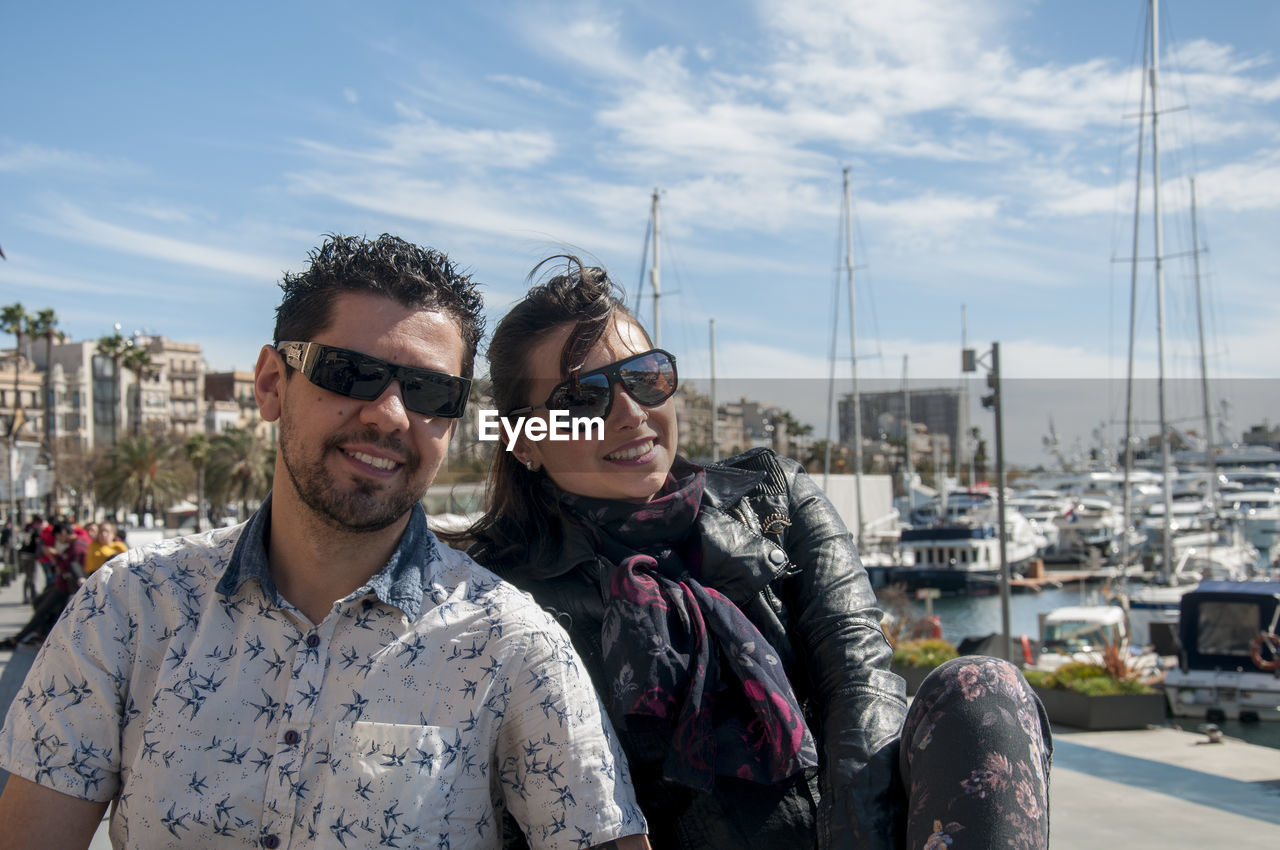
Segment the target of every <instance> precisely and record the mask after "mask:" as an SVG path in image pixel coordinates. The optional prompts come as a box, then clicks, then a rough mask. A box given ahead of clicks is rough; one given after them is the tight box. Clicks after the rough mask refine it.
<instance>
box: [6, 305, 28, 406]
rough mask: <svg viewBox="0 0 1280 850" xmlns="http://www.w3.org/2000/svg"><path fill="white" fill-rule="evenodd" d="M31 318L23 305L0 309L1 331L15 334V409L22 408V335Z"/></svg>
mask: <svg viewBox="0 0 1280 850" xmlns="http://www.w3.org/2000/svg"><path fill="white" fill-rule="evenodd" d="M30 321H31V316H30V314H29V313H27V311H26V310H25V309H23V307H22V305H21V304H10V305H9V306H7V307H4V308H3V309H0V330H2V331H4V332H5V333H7V334H13V409H14V411H17V410H18V409H19V408H20V407H22V403H21V398H20V396H19V395H18V366H19V365H20V364H21V363H22V334H23V332H24V331H25V330H26V327H27V323H28V322H30Z"/></svg>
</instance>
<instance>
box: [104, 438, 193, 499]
mask: <svg viewBox="0 0 1280 850" xmlns="http://www.w3.org/2000/svg"><path fill="white" fill-rule="evenodd" d="M177 461H178V446H177V444H176V443H174V442H172V441H170V440H167V439H165V438H164V437H162V436H159V435H156V434H145V433H144V434H137V435H135V436H132V437H129V438H127V439H124V440H121V441H120V442H119V443H117V444H116V446H115V447H114V448H113V449H112V450H111V451H110V453H109V454H108V455H107V457H106V462H105V463H104V464H103V465H102V466H100V467H99V468H98V471H97V474H96V475H95V476H94V477H95V484H96V485H97V490H98V494H99V496H100V497H101V499H102V500H103V501H104V502H106V503H107V504H111V505H116V506H119V505H122V504H124V505H129V506H131V507H132V508H133V509H134V511H135V512H136V513H137V514H138V516H139V517H141V516H142V515H143V514H144V513H146V512H147V510H148V509H151V510H152V512H153V513H158V512H160V511H162V510H163V509H164V508H166V507H168V506H169V505H170V504H172V503H173V502H175V501H177V500H178V499H181V498H182V497H183V495H184V494H185V493H186V492H187V484H188V483H189V482H188V481H186V480H184V479H183V475H182V472H181V465H180V464H179V463H178V462H177Z"/></svg>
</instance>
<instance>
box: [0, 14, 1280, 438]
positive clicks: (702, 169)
mask: <svg viewBox="0 0 1280 850" xmlns="http://www.w3.org/2000/svg"><path fill="white" fill-rule="evenodd" d="M1160 18H1161V27H1160V42H1161V50H1160V75H1159V77H1158V80H1159V98H1160V100H1159V104H1160V108H1161V116H1160V135H1159V137H1158V141H1159V148H1160V165H1161V184H1160V185H1161V199H1162V201H1161V204H1162V210H1163V212H1164V218H1163V221H1164V232H1165V236H1164V252H1163V253H1164V256H1166V258H1167V259H1166V260H1165V262H1164V264H1163V267H1164V288H1163V299H1162V300H1163V304H1164V313H1165V322H1164V326H1165V337H1166V346H1165V357H1164V362H1165V370H1166V374H1167V375H1169V376H1170V377H1171V378H1173V379H1176V381H1177V385H1178V386H1180V387H1190V388H1192V389H1193V390H1194V388H1196V387H1198V386H1199V383H1198V375H1199V374H1200V351H1201V350H1203V351H1204V353H1205V362H1206V363H1207V366H1208V374H1209V376H1210V378H1211V380H1213V381H1215V382H1216V385H1218V386H1222V387H1226V386H1231V387H1235V388H1240V387H1243V388H1245V389H1244V390H1242V391H1240V392H1237V393H1236V394H1235V395H1233V396H1232V398H1231V399H1229V400H1228V405H1227V407H1228V409H1230V410H1232V411H1233V412H1232V413H1231V415H1230V426H1229V427H1230V430H1231V431H1232V432H1233V433H1238V432H1239V431H1241V430H1243V429H1244V428H1246V427H1248V426H1249V425H1251V424H1256V423H1259V422H1261V421H1263V420H1268V421H1270V420H1280V409H1278V408H1280V392H1277V391H1276V383H1275V381H1276V379H1277V378H1280V370H1278V369H1277V366H1276V359H1277V358H1276V353H1277V345H1276V343H1275V341H1274V337H1275V335H1276V333H1277V329H1278V328H1280V299H1277V298H1276V297H1275V292H1276V283H1277V275H1278V274H1280V271H1277V269H1280V240H1277V238H1276V234H1277V233H1280V144H1278V142H1280V138H1278V137H1280V61H1277V54H1276V50H1277V48H1276V46H1275V45H1276V44H1277V38H1276V36H1277V35H1280V4H1277V3H1275V2H1272V0H1231V2H1226V3H1205V2H1203V0H1165V2H1164V4H1163V5H1162V6H1161V9H1160ZM1145 21H1146V4H1145V2H1142V0H1078V2H1071V3H1062V2H1051V0H1042V2H1028V0H952V2H948V3H937V2H923V0H858V2H856V3H855V2H848V0H846V2H834V0H757V1H756V2H749V0H743V2H738V3H727V2H718V1H717V0H710V2H705V3H696V4H694V3H683V2H672V0H645V2H614V3H592V2H582V3H578V2H554V3H539V2H522V3H502V2H492V3H471V4H459V3H439V2H437V3H432V2H396V1H395V0H388V2H375V3H366V4H359V5H353V4H349V3H335V2H328V0H315V2H307V3H302V2H296V0H281V2H274V3H242V2H225V3H219V4H201V5H199V6H191V5H189V4H172V3H159V2H137V3H129V4H107V5H103V4H90V3H22V4H10V8H8V9H7V10H6V13H5V25H4V27H3V29H2V30H0V247H2V248H3V250H4V253H5V254H6V256H7V260H6V261H0V302H2V303H4V304H9V303H13V302H15V301H17V302H21V303H22V304H23V305H24V306H25V307H26V308H27V309H28V310H29V311H32V312H34V311H36V310H39V309H42V308H45V307H51V308H53V309H54V310H55V311H56V313H57V315H58V318H59V320H60V325H61V328H62V329H63V330H64V331H65V332H67V333H68V334H69V335H70V336H71V338H72V339H74V340H82V339H88V340H93V339H97V338H99V337H101V336H104V335H108V334H110V333H111V332H112V329H113V326H114V325H115V324H116V323H119V324H120V325H121V327H122V329H123V331H124V332H125V333H126V334H128V333H130V332H132V331H134V330H138V331H143V332H147V333H152V334H161V335H164V336H167V337H169V338H171V339H175V340H180V341H185V342H199V343H200V344H201V345H202V346H203V348H204V352H205V358H206V360H207V362H208V364H209V366H210V367H211V368H212V369H214V370H219V371H221V370H229V369H241V370H245V369H250V368H252V365H253V363H254V360H255V359H256V355H257V351H258V349H259V347H260V346H261V345H262V344H263V343H264V342H268V341H269V340H270V338H271V331H272V326H273V322H274V314H273V310H274V307H275V305H276V303H277V301H278V296H279V289H278V281H279V280H280V277H281V275H282V273H283V272H284V271H286V270H289V271H299V270H301V269H302V268H303V267H304V266H305V264H306V262H307V254H308V252H309V251H310V250H311V249H313V248H314V247H316V246H317V245H319V244H320V242H321V241H322V240H323V238H324V235H325V234H327V233H346V234H365V235H369V236H376V235H378V234H380V233H383V232H389V233H394V234H397V235H400V236H403V237H404V238H406V239H410V240H411V241H414V242H418V243H421V244H426V245H431V246H433V247H436V248H439V249H441V250H443V251H445V252H446V253H447V254H449V255H450V256H451V257H452V258H454V259H455V260H456V261H457V262H458V263H459V264H460V265H461V266H462V267H463V268H464V269H466V270H467V271H469V272H470V274H471V275H472V276H473V278H474V279H475V280H476V281H478V282H480V283H481V284H482V286H483V290H482V291H483V292H484V296H485V299H486V304H487V310H488V314H489V320H490V327H492V325H493V324H494V323H496V321H497V319H498V318H499V317H500V316H501V315H502V314H503V313H504V312H505V310H506V309H507V308H508V307H509V306H510V305H511V304H512V303H513V302H514V301H515V300H516V299H518V298H519V296H520V295H521V294H522V293H523V292H524V291H525V289H526V288H527V286H528V274H529V272H530V270H531V269H532V268H533V267H534V266H535V265H536V264H537V263H538V261H539V260H541V259H542V258H544V257H546V256H549V255H552V254H557V253H562V252H564V251H566V250H568V251H571V252H573V253H577V254H580V255H582V256H584V257H586V258H589V259H592V260H594V261H595V262H597V263H599V264H601V265H603V266H605V267H606V268H607V269H609V271H610V272H611V274H612V276H613V277H614V279H615V280H616V281H617V282H618V283H619V284H620V285H621V286H623V287H624V288H625V289H626V292H627V298H628V301H629V302H630V303H633V304H634V303H636V298H637V290H638V289H640V286H639V285H640V282H641V272H642V269H643V268H644V267H645V266H646V265H647V264H646V260H645V246H646V244H648V243H647V231H648V227H649V216H650V208H651V197H652V195H653V192H654V191H655V189H656V190H657V191H658V192H659V193H660V194H659V197H660V210H661V240H660V247H661V262H660V263H659V270H660V273H661V286H662V293H663V296H662V298H661V302H660V303H661V328H660V332H661V343H662V345H663V347H665V348H668V349H670V350H671V351H673V352H675V353H676V355H677V357H678V358H679V362H680V368H681V374H682V377H683V378H686V379H692V380H695V381H697V380H702V381H704V382H705V380H706V379H707V378H709V376H710V375H711V372H712V367H711V355H710V339H711V322H712V320H714V338H715V367H714V368H715V375H716V377H717V380H719V379H721V378H724V379H735V380H740V381H747V382H748V385H749V382H751V381H760V382H766V381H771V380H775V379H785V380H786V381H787V382H790V383H792V384H794V388H803V393H802V394H801V395H802V396H803V397H802V398H801V397H795V398H793V399H792V400H790V401H788V404H790V406H791V407H793V408H794V410H795V413H796V415H797V417H798V418H799V419H801V421H806V422H810V423H811V424H814V425H815V426H816V429H817V431H818V433H819V435H821V433H822V432H823V430H824V428H825V425H824V424H823V423H825V411H826V398H827V391H828V383H829V375H830V374H831V371H832V366H831V362H832V350H833V342H832V340H833V332H834V335H835V344H834V350H835V352H836V358H837V366H836V369H835V374H836V376H837V387H838V391H839V392H846V391H848V389H850V388H851V385H852V378H853V374H852V369H851V366H850V362H851V360H852V359H853V358H851V356H850V352H851V346H852V350H855V351H856V361H857V374H858V378H859V382H860V385H861V384H862V383H863V382H865V383H866V386H869V387H876V388H881V387H890V386H895V385H896V384H897V383H898V382H900V381H901V380H902V376H903V374H904V371H905V372H906V374H907V375H908V376H909V377H910V381H911V384H912V385H913V386H939V385H948V386H949V385H961V384H964V383H965V382H966V380H968V382H969V383H974V382H975V381H974V379H972V378H970V379H965V378H964V377H962V375H961V373H960V367H959V363H960V349H961V347H962V341H963V342H964V343H966V344H967V345H968V346H969V347H973V348H975V349H977V350H978V353H979V354H984V353H986V352H988V351H989V350H990V348H991V343H992V342H999V343H1000V351H1001V371H1002V375H1003V376H1004V378H1005V379H1006V380H1008V381H1009V384H1008V386H1009V388H1010V389H1009V393H1008V395H1007V397H1006V399H1005V405H1006V411H1007V413H1008V414H1009V415H1010V416H1011V417H1014V419H1013V421H1012V422H1011V423H1010V424H1007V425H1006V431H1007V432H1008V433H1009V436H1008V437H1007V438H1006V440H1007V441H1010V442H1011V444H1012V445H1013V446H1015V449H1014V451H1013V453H1012V455H1011V456H1012V457H1013V458H1014V459H1015V460H1021V461H1022V462H1040V461H1044V462H1049V461H1050V460H1051V458H1049V457H1048V456H1047V455H1046V454H1045V453H1044V452H1043V450H1042V449H1041V443H1042V439H1043V437H1044V436H1046V434H1047V431H1048V428H1049V423H1050V422H1051V421H1052V422H1053V424H1054V428H1055V429H1056V432H1057V433H1058V435H1059V437H1060V439H1061V440H1063V441H1064V442H1066V443H1072V442H1073V441H1074V442H1079V441H1081V440H1083V441H1085V442H1089V441H1090V440H1091V439H1092V436H1091V435H1092V432H1093V431H1096V430H1098V428H1099V426H1100V425H1106V426H1108V427H1111V426H1114V423H1115V422H1116V420H1117V418H1118V417H1120V416H1123V406H1122V401H1121V406H1120V407H1117V401H1116V399H1117V397H1119V398H1120V399H1123V390H1122V389H1121V390H1119V391H1118V390H1117V387H1118V386H1122V385H1123V383H1124V380H1123V379H1124V376H1125V374H1126V371H1127V352H1128V345H1129V325H1130V307H1129V304H1130V292H1131V286H1130V283H1131V264H1130V262H1129V260H1130V258H1131V257H1133V256H1134V255H1135V252H1134V249H1133V232H1134V216H1133V213H1134V191H1135V181H1134V172H1135V168H1136V164H1137V161H1138V153H1139V145H1138V123H1139V122H1138V120H1137V116H1138V115H1139V114H1140V111H1141V110H1142V108H1143V102H1142V89H1141V75H1140V67H1141V64H1142V58H1143V43H1144V38H1143V36H1144V28H1145ZM1148 108H1149V104H1148ZM1143 155H1144V160H1143V162H1144V177H1143V186H1144V197H1145V200H1144V203H1143V208H1144V209H1143V218H1142V219H1140V224H1139V231H1140V233H1141V241H1140V244H1139V248H1138V250H1137V252H1136V255H1137V256H1138V257H1139V258H1140V262H1139V264H1138V275H1137V282H1138V286H1137V289H1136V293H1137V294H1136V296H1135V297H1134V303H1135V304H1136V306H1137V309H1136V311H1135V312H1134V314H1133V324H1134V327H1135V334H1134V337H1133V339H1134V351H1135V361H1136V365H1135V370H1136V373H1137V374H1138V375H1140V376H1145V377H1152V376H1154V375H1156V374H1157V371H1158V369H1157V363H1158V360H1159V358H1158V354H1157V349H1158V335H1157V330H1156V328H1157V318H1156V316H1157V297H1156V291H1157V287H1156V284H1155V278H1154V265H1155V264H1154V262H1152V258H1153V257H1154V256H1155V253H1156V252H1155V249H1154V243H1153V232H1154V225H1153V224H1152V223H1151V221H1150V215H1149V213H1150V205H1151V200H1150V188H1151V185H1152V182H1153V181H1152V176H1151V172H1150V163H1151V152H1150V144H1149V135H1148V141H1147V144H1145V145H1144V146H1143ZM845 169H848V174H849V182H850V196H851V199H852V209H853V215H852V217H851V220H852V225H851V230H852V232H853V233H854V238H853V255H854V262H853V269H854V274H853V277H854V284H855V285H854V289H855V291H856V296H855V300H856V330H855V333H854V334H850V331H849V316H848V304H847V300H848V294H847V289H846V286H847V280H846V275H845V273H843V272H842V271H841V270H840V259H841V253H840V248H839V234H840V232H841V229H842V223H841V210H842V193H843V187H842V175H843V173H844V170H845ZM1193 176H1194V177H1195V188H1196V200H1197V203H1196V205H1195V211H1196V233H1197V235H1198V239H1197V241H1196V244H1198V246H1199V251H1198V252H1197V251H1195V250H1193V243H1192V241H1191V237H1190V234H1191V224H1190V203H1189V195H1190V185H1191V181H1190V180H1189V178H1190V177H1193ZM1197 260H1198V265H1199V269H1198V275H1197V272H1196V268H1195V265H1196V263H1195V262H1194V261H1197ZM1197 279H1198V280H1199V282H1200V293H1201V294H1200V297H1199V299H1198V300H1197V296H1196V281H1197ZM837 293H838V295H837ZM837 298H839V299H842V300H841V301H840V302H839V304H840V306H839V313H836V314H833V304H835V303H837V302H836V299H837ZM638 303H639V309H640V315H641V317H642V319H643V320H644V321H645V322H646V324H648V325H650V326H652V324H653V299H652V294H651V292H643V293H641V296H640V300H639V302H638ZM1197 303H1199V304H1201V305H1203V307H1202V309H1200V310H1197ZM1197 317H1199V318H1200V320H1202V322H1203V335H1204V338H1205V344H1204V346H1203V349H1201V347H1200V345H1199V338H1200V336H1201V332H1200V328H1201V324H1200V321H1198V318H1197ZM651 331H652V327H651ZM851 336H852V337H853V338H855V339H856V342H853V343H851V341H850V340H851ZM10 344H11V343H10ZM904 359H905V362H904ZM1042 382H1056V383H1042ZM976 383H977V384H980V383H981V380H980V378H979V379H977V381H976ZM1068 385H1069V386H1072V387H1077V388H1078V391H1077V392H1075V393H1067V392H1062V393H1060V394H1059V393H1058V392H1057V390H1056V389H1055V390H1054V391H1053V392H1048V393H1046V392H1044V391H1043V390H1044V389H1045V388H1046V387H1049V386H1052V387H1055V388H1057V387H1063V386H1068ZM735 386H737V385H735ZM761 386H764V384H763V383H762V384H761ZM1033 386H1036V387H1039V388H1040V389H1041V390H1042V391H1041V392H1039V393H1026V394H1024V395H1022V396H1019V395H1018V393H1017V392H1016V389H1017V388H1018V387H1033ZM983 391H985V388H982V387H980V386H976V387H975V389H974V393H973V394H974V396H975V397H976V396H977V395H979V394H981V392H983ZM1177 395H1178V398H1176V399H1172V400H1171V401H1172V402H1173V403H1176V404H1177V405H1180V407H1179V408H1178V410H1177V412H1176V413H1174V414H1173V415H1175V416H1177V417H1182V418H1184V419H1186V420H1188V421H1192V420H1194V416H1195V413H1194V411H1196V410H1197V409H1199V407H1201V406H1202V401H1201V400H1200V398H1199V397H1195V392H1193V391H1192V390H1188V392H1187V393H1186V394H1185V395H1186V398H1182V395H1183V394H1182V393H1178V394H1177ZM1211 395H1213V396H1214V403H1213V407H1214V409H1215V410H1218V409H1220V408H1221V401H1222V400H1223V399H1224V396H1223V395H1222V391H1219V392H1217V393H1214V392H1212V391H1211ZM1046 396H1047V398H1046ZM761 400H766V401H767V400H770V399H761ZM984 416H985V417H986V418H985V419H984V418H983V417H984ZM1148 418H1149V417H1148ZM975 424H977V425H978V426H979V427H980V428H981V429H982V430H983V431H984V433H986V434H988V435H990V433H991V431H992V423H991V421H990V415H989V414H985V413H984V412H982V411H981V410H978V411H977V412H976V413H975ZM1187 427H1191V428H1194V427H1195V425H1194V423H1193V424H1191V425H1189V426H1187ZM1104 430H1106V429H1105V428H1104Z"/></svg>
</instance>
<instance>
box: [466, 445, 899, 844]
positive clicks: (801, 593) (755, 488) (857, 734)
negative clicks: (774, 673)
mask: <svg viewBox="0 0 1280 850" xmlns="http://www.w3.org/2000/svg"><path fill="white" fill-rule="evenodd" d="M697 531H698V532H700V534H701V542H702V574H701V576H700V577H699V580H700V581H701V582H702V583H703V584H704V585H705V586H707V587H713V588H715V589H716V590H718V591H720V593H722V594H723V595H725V596H726V597H728V598H729V599H731V600H732V601H733V602H734V603H735V604H737V605H738V607H739V608H740V609H741V610H742V611H743V612H744V613H745V614H746V615H747V616H748V617H749V618H750V619H751V621H752V622H753V623H754V624H755V626H756V628H758V629H759V630H760V632H761V633H762V634H763V636H764V637H765V638H766V639H767V640H768V641H769V642H770V644H772V645H773V647H774V648H775V649H776V650H777V651H778V653H779V655H780V657H781V658H782V660H783V663H784V665H785V668H786V670H787V675H788V677H789V678H790V680H791V683H792V687H793V689H794V690H795V692H796V695H797V696H798V697H799V698H800V701H801V704H802V705H804V706H805V711H806V714H807V717H808V721H809V725H810V728H811V729H812V730H813V733H814V736H815V738H816V740H817V742H818V747H819V752H820V759H821V768H820V775H819V777H818V788H819V791H818V794H817V795H816V796H818V797H819V800H818V803H817V819H816V823H812V822H808V823H806V826H805V827H804V828H805V829H806V830H808V829H812V830H813V831H814V832H816V835H814V836H813V838H814V842H813V843H816V844H817V846H819V847H824V848H825V847H868V848H892V847H896V846H898V845H899V843H900V842H899V838H900V834H899V833H900V829H901V819H902V816H903V813H904V812H903V809H904V805H905V804H904V802H903V795H902V790H901V782H900V780H899V778H898V770H897V750H898V738H899V734H900V732H901V729H902V723H903V719H904V717H905V715H906V696H905V690H904V685H903V682H902V680H901V679H900V678H899V677H898V676H896V675H895V674H893V673H891V672H889V662H890V659H891V658H892V650H891V649H890V648H889V645H888V643H887V642H886V641H885V638H884V636H883V634H882V633H881V631H880V625H879V624H880V619H881V612H880V610H879V609H878V608H876V600H875V594H874V593H873V592H872V589H871V584H870V581H869V579H868V577H867V573H866V570H865V569H864V568H863V567H862V564H861V562H860V561H859V560H858V556H857V553H856V552H855V551H854V541H853V538H852V536H851V535H850V533H849V531H848V530H847V529H846V528H845V525H844V523H843V522H842V521H841V519H840V517H839V515H838V514H837V513H836V510H835V508H834V507H833V506H832V505H831V503H830V502H829V501H828V500H827V498H826V496H825V495H824V494H823V493H822V491H821V490H820V489H819V488H818V486H817V485H816V484H815V483H814V481H813V480H812V479H811V478H810V477H809V476H808V475H807V474H805V472H804V470H803V469H802V468H801V466H800V465H799V464H798V463H796V462H795V461H794V460H791V459H789V458H785V457H780V456H777V455H775V454H773V453H772V452H769V451H768V450H766V449H754V450H752V451H749V452H747V453H745V454H742V455H738V456H737V457H734V458H731V459H729V460H727V461H725V462H723V463H721V464H718V465H713V466H710V467H708V468H707V478H706V484H705V489H704V494H703V498H702V505H701V507H700V509H699V512H698V519H697ZM479 557H480V558H481V559H482V561H483V553H479ZM490 566H491V567H492V568H494V569H495V571H496V572H498V573H499V575H501V576H502V577H503V578H505V579H507V580H508V581H511V582H512V583H514V584H516V585H517V586H519V587H521V588H523V589H524V590H527V591H529V592H530V593H531V594H532V595H533V596H534V598H535V599H537V600H538V602H539V603H540V604H542V605H543V606H544V607H545V608H548V609H550V610H551V611H552V612H553V613H555V614H556V615H557V616H558V617H559V618H560V619H561V622H562V623H563V624H564V625H565V626H566V628H567V629H568V631H569V633H570V635H571V636H572V638H573V641H574V645H575V646H576V647H577V649H578V651H579V653H580V654H581V655H582V656H583V659H584V661H585V662H586V664H587V667H588V668H589V669H590V670H591V674H592V677H593V678H594V679H595V681H596V682H597V685H599V683H600V682H602V681H604V679H603V677H602V674H601V666H600V624H601V620H602V618H603V614H604V592H603V589H602V586H601V581H602V579H601V577H602V576H604V575H607V570H608V565H607V564H603V563H601V561H600V558H599V556H598V555H597V554H596V552H595V551H594V549H593V547H592V545H591V541H590V539H589V537H588V535H587V534H586V533H585V532H583V531H581V530H580V529H577V528H573V529H570V530H569V531H568V532H567V533H566V539H565V541H564V545H563V548H562V550H561V557H560V559H559V560H558V561H556V562H554V563H540V564H534V563H527V564H519V565H506V566H504V565H490ZM621 737H622V739H623V743H624V747H625V746H626V745H627V735H625V734H622V735H621ZM628 757H629V758H630V760H631V761H632V763H633V773H634V772H635V763H636V761H637V758H636V756H635V755H634V754H633V753H632V752H630V751H628ZM635 778H636V783H637V788H638V790H639V791H641V794H642V802H643V796H644V793H643V789H642V788H640V785H641V784H642V782H643V781H644V780H643V779H642V777H640V776H636V777H635ZM808 804H809V808H810V809H812V805H813V800H812V799H811V798H810V799H809V800H808ZM744 808H746V807H745V806H734V805H722V806H721V808H720V809H717V811H723V812H725V813H726V814H727V815H728V816H729V817H738V816H740V815H741V816H743V817H745V816H746V812H740V813H735V812H737V810H740V809H744ZM646 814H647V815H648V816H649V818H650V820H651V821H652V820H654V818H655V817H658V818H661V817H663V814H664V813H662V812H657V813H655V812H650V811H647V812H646ZM807 820H808V819H807V818H806V821H807ZM796 837H797V838H800V839H801V840H802V841H803V842H804V843H806V844H808V843H809V842H808V841H805V840H804V839H803V835H802V834H801V835H797V836H796ZM690 843H695V844H698V845H701V846H716V845H717V844H719V842H718V841H716V840H715V838H714V836H709V837H708V838H706V839H699V840H696V841H694V842H690ZM655 846H656V845H655ZM793 846H794V845H793ZM810 846H812V845H810Z"/></svg>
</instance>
